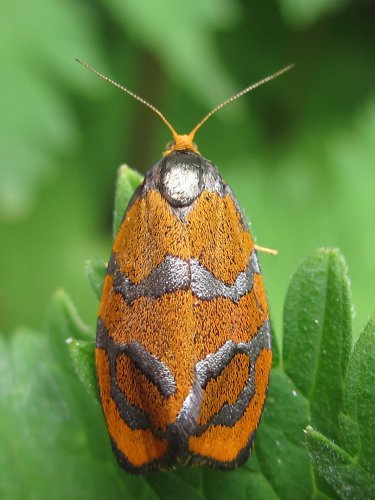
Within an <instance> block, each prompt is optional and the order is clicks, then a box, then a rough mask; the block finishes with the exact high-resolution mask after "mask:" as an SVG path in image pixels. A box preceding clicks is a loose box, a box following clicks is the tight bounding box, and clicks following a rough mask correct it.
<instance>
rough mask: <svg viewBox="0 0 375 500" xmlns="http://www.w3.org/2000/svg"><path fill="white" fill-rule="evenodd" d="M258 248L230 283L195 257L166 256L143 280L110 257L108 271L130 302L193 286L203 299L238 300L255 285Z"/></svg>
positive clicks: (194, 290) (195, 293) (115, 288)
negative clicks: (134, 278) (134, 280)
mask: <svg viewBox="0 0 375 500" xmlns="http://www.w3.org/2000/svg"><path fill="white" fill-rule="evenodd" d="M259 272H260V271H259V264H258V259H257V256H256V253H255V251H253V252H252V253H251V256H250V259H249V263H248V266H247V269H246V270H245V271H244V272H240V273H239V274H238V276H237V278H236V281H235V283H234V284H233V285H227V284H226V283H224V282H223V281H222V280H220V279H219V278H216V277H215V276H214V275H213V274H212V273H211V272H210V271H209V270H208V269H206V268H205V267H204V266H203V265H202V264H200V263H199V262H198V261H197V260H195V259H190V260H188V261H185V260H182V259H180V258H178V257H172V256H167V257H165V259H164V261H163V262H162V263H161V264H160V265H159V266H158V267H156V268H155V269H154V270H153V271H152V272H151V274H150V275H149V276H147V278H145V279H144V280H143V281H142V282H141V283H139V284H135V283H132V282H131V281H130V279H129V278H127V277H126V276H125V274H124V273H122V272H121V271H120V270H119V268H118V266H117V264H116V260H115V256H112V257H111V260H110V264H109V266H108V273H109V274H112V275H113V287H114V290H115V291H116V292H118V293H121V294H122V295H123V297H124V299H125V301H126V302H127V303H131V302H133V300H136V299H138V298H139V297H144V296H146V297H154V298H158V297H161V296H162V295H164V294H165V293H168V292H175V291H177V290H188V289H191V290H192V292H193V293H194V295H196V297H198V298H199V299H201V300H212V299H215V298H217V297H224V298H228V299H230V300H232V301H233V302H238V301H239V300H240V298H241V297H243V296H244V295H245V294H246V293H248V292H250V291H251V290H252V287H253V279H254V273H259Z"/></svg>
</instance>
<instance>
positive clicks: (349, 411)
mask: <svg viewBox="0 0 375 500" xmlns="http://www.w3.org/2000/svg"><path fill="white" fill-rule="evenodd" d="M374 388H375V315H373V316H372V318H371V319H370V320H369V322H368V323H367V325H366V327H365V329H364V331H363V333H362V334H361V336H360V337H359V339H358V340H357V343H356V345H355V347H354V350H353V353H352V355H351V357H350V362H349V366H348V371H347V375H346V381H345V392H344V407H343V412H344V414H345V417H346V419H345V418H344V419H343V422H345V423H347V422H348V421H349V422H350V423H351V432H352V437H351V440H349V442H350V444H352V446H350V445H349V446H348V449H349V450H350V451H352V452H353V454H354V453H355V456H356V460H358V464H359V465H360V466H362V467H363V468H364V469H366V470H367V472H368V474H371V475H372V476H373V479H374V481H375V452H374V450H375V390H374ZM342 430H343V435H344V438H346V439H347V437H346V436H347V435H346V432H347V431H348V426H344V425H343V428H342ZM346 442H347V441H346ZM354 443H356V444H354ZM353 448H354V449H353Z"/></svg>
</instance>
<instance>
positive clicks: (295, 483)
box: [0, 168, 375, 500]
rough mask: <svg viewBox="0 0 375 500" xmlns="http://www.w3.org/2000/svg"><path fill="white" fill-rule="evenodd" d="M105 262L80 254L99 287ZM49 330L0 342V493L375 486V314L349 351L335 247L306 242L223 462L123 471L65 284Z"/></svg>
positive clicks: (88, 338) (237, 494)
mask: <svg viewBox="0 0 375 500" xmlns="http://www.w3.org/2000/svg"><path fill="white" fill-rule="evenodd" d="M137 175H138V174H136V173H134V172H133V171H131V170H130V169H128V168H126V169H124V168H121V169H120V170H119V176H118V182H117V192H116V203H117V206H116V210H118V211H120V212H121V211H123V208H124V207H125V206H126V205H127V203H128V201H129V197H130V195H131V190H129V185H128V182H132V181H133V180H134V179H136V183H139V181H140V178H139V176H137ZM126 177H127V178H128V179H126ZM120 200H121V201H120ZM121 205H122V207H121ZM114 219H116V212H115V214H114ZM104 269H105V264H104V263H99V262H97V263H95V264H93V265H89V264H88V265H87V272H88V278H89V283H90V285H91V287H92V289H93V292H94V293H95V295H97V296H98V295H99V292H100V289H101V285H102V282H103V278H104V274H105V273H104ZM46 333H47V335H43V334H40V333H36V332H34V331H31V330H25V329H24V330H19V331H18V332H16V333H15V334H14V335H13V336H12V338H11V339H10V340H9V341H5V340H2V341H1V344H0V413H1V415H2V418H1V420H0V436H1V438H2V451H3V453H2V454H1V455H0V496H1V497H2V498H12V499H13V498H22V497H23V496H24V495H25V492H32V495H33V498H57V499H60V498H70V497H72V498H79V499H81V498H82V499H85V498H87V499H93V498H101V497H102V496H105V497H106V498H109V499H111V498H119V497H120V496H125V497H126V498H137V499H138V498H142V499H145V500H146V499H147V500H148V499H161V498H162V499H173V498H176V496H179V497H181V498H183V499H193V500H195V499H197V500H198V499H220V498H222V499H225V498H239V499H241V498H242V499H247V498H266V499H267V500H268V499H277V498H282V499H288V500H289V499H294V498H295V499H299V498H320V499H329V498H345V499H346V498H347V499H349V498H350V499H354V498H372V497H373V496H374V493H375V467H374V465H375V464H374V454H373V449H374V446H375V428H374V422H375V401H374V391H373V387H374V384H375V379H374V377H375V376H374V373H375V316H374V318H373V319H371V320H370V322H369V323H368V325H367V326H366V328H365V330H364V331H363V333H362V334H361V335H360V337H359V339H358V341H357V342H356V345H355V347H354V349H353V350H352V351H351V348H350V346H351V342H352V334H351V298H350V285H349V280H348V277H347V270H346V265H345V262H344V260H343V258H342V256H341V255H340V253H339V252H338V251H337V250H329V249H322V250H319V251H317V252H315V253H313V254H312V255H310V256H309V257H308V258H307V259H306V260H305V261H304V262H303V263H302V265H301V266H300V267H299V268H298V269H297V271H296V272H295V274H294V276H293V277H292V280H291V282H290V286H289V291H288V294H287V298H286V302H285V308H284V332H283V345H282V352H281V353H278V352H277V351H276V355H275V356H274V366H273V369H272V374H271V382H270V389H269V395H268V399H267V404H266V408H265V411H264V416H263V419H262V422H261V425H260V428H259V431H258V435H257V439H256V444H255V449H254V451H253V452H252V454H251V456H250V459H249V461H248V462H247V464H246V465H245V466H244V467H242V468H240V469H237V470H235V471H233V472H230V473H225V472H221V471H214V470H209V469H205V468H193V469H189V468H180V469H178V470H177V471H174V472H168V473H154V474H148V475H147V476H145V477H135V476H132V475H129V474H125V473H124V472H123V471H122V470H121V469H120V468H119V466H118V465H117V463H116V460H115V458H114V456H113V454H112V452H111V449H110V445H109V439H108V436H107V431H106V429H105V425H104V419H103V416H102V414H101V409H100V405H99V404H98V398H97V387H96V379H95V364H94V334H93V332H92V331H90V330H89V329H88V328H87V327H86V326H85V325H84V324H83V323H82V322H81V320H80V318H79V316H78V314H77V312H76V309H75V307H74V306H73V304H72V302H71V300H70V299H69V298H68V297H67V296H66V294H65V293H64V292H58V293H57V294H56V295H55V297H54V300H53V302H52V305H51V309H50V313H49V322H48V328H47V332H46ZM275 347H276V346H275ZM31 429H32V432H30V430H31Z"/></svg>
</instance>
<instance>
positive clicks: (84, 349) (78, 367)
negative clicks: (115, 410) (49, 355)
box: [66, 337, 99, 401]
mask: <svg viewBox="0 0 375 500" xmlns="http://www.w3.org/2000/svg"><path fill="white" fill-rule="evenodd" d="M66 343H67V345H68V349H69V353H70V356H71V358H72V362H73V366H74V369H75V371H76V373H77V375H78V377H79V378H80V380H81V382H82V383H83V385H84V386H85V387H86V389H87V390H88V391H89V392H90V394H91V395H93V396H94V397H96V398H97V399H98V401H99V396H98V387H97V380H96V371H95V363H94V359H95V343H94V341H93V340H76V339H74V338H72V337H69V338H68V339H67V340H66Z"/></svg>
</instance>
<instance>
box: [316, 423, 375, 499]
mask: <svg viewBox="0 0 375 500" xmlns="http://www.w3.org/2000/svg"><path fill="white" fill-rule="evenodd" d="M306 441H307V446H308V449H309V452H310V456H311V459H312V461H313V463H314V466H315V468H316V470H317V471H318V472H319V473H320V474H321V475H322V476H323V477H324V478H325V479H326V481H327V482H328V483H329V484H330V485H331V486H333V488H334V489H335V490H336V492H337V493H338V494H339V495H340V498H344V499H348V500H352V499H353V498H358V499H359V498H366V499H367V498H368V499H370V498H375V478H374V477H370V475H369V474H368V473H367V472H366V471H365V470H364V469H363V468H362V467H361V466H360V464H359V463H358V462H357V460H356V458H354V457H352V456H350V455H349V454H348V453H346V452H345V451H344V450H343V449H342V448H340V447H339V446H337V445H336V444H335V443H333V442H332V441H331V440H329V439H328V438H326V437H325V436H323V435H322V434H320V433H319V432H316V431H314V429H313V428H312V427H308V428H307V434H306ZM372 444H374V443H372ZM373 449H374V448H373Z"/></svg>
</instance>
